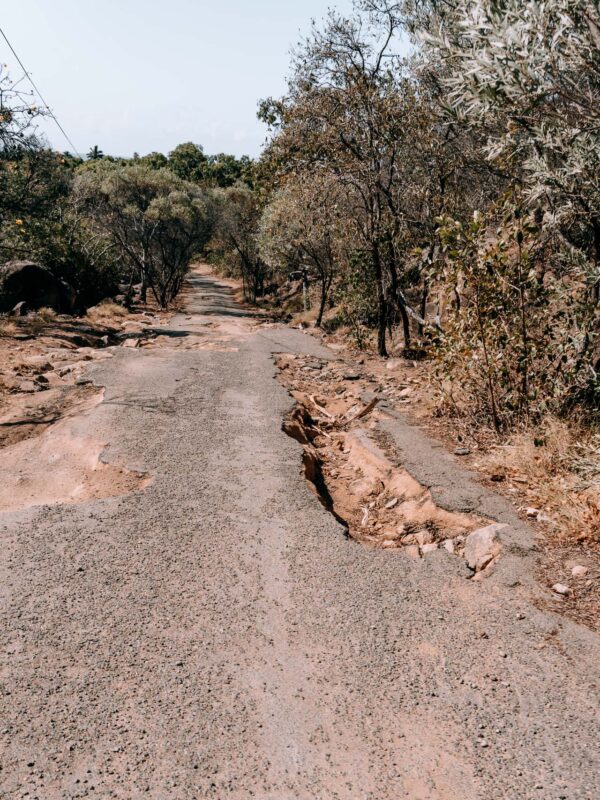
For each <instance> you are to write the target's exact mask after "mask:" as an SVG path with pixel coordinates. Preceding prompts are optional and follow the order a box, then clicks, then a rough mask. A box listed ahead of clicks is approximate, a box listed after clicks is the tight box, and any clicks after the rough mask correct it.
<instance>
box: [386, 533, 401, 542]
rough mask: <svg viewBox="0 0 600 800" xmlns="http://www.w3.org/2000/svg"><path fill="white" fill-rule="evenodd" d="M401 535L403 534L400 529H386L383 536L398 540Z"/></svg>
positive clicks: (394, 540) (387, 539)
mask: <svg viewBox="0 0 600 800" xmlns="http://www.w3.org/2000/svg"><path fill="white" fill-rule="evenodd" d="M401 536H402V534H401V533H400V532H399V531H386V532H385V533H384V534H383V538H384V539H385V540H386V541H390V542H397V541H398V539H399V538H400V537H401Z"/></svg>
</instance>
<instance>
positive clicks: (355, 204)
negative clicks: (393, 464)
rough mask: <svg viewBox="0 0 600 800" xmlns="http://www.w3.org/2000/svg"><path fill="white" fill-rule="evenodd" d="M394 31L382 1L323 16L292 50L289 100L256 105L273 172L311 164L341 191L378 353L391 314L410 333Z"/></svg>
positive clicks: (411, 137) (406, 85) (409, 135)
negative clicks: (266, 125)
mask: <svg viewBox="0 0 600 800" xmlns="http://www.w3.org/2000/svg"><path fill="white" fill-rule="evenodd" d="M400 28H401V18H400V16H399V13H398V6H397V4H396V3H393V2H391V0H390V1H389V2H387V1H386V0H382V2H381V3H357V4H356V5H355V12H354V14H353V15H352V16H350V17H343V16H341V15H340V14H338V13H336V12H333V11H331V12H330V13H329V16H328V18H327V20H326V23H325V25H324V26H323V28H319V27H317V26H314V27H313V31H312V34H311V36H310V37H309V38H308V40H307V41H305V42H304V43H303V45H302V46H301V47H300V48H299V50H298V53H297V55H296V58H295V62H294V73H293V77H292V80H291V81H290V90H289V94H288V96H287V97H285V98H283V99H282V100H280V101H277V102H273V101H266V102H264V103H263V104H262V107H261V116H262V118H263V119H264V120H265V121H268V122H270V123H271V124H272V126H273V127H274V129H275V136H274V138H273V140H272V142H271V144H270V146H269V149H268V151H267V158H269V159H270V160H271V161H272V162H273V163H274V164H275V165H276V168H277V169H278V171H279V172H280V174H287V173H291V172H294V171H297V170H302V169H311V168H313V167H315V165H318V167H319V168H321V169H326V170H328V171H329V172H331V174H332V175H334V176H335V177H336V178H337V180H338V181H339V182H340V184H341V185H343V186H344V187H346V194H347V200H348V203H349V204H350V206H351V208H350V219H351V221H352V222H353V225H354V228H355V242H356V248H357V249H358V250H360V251H361V252H360V256H361V259H362V260H364V259H368V262H369V267H368V272H369V273H370V274H372V275H373V276H374V281H375V286H376V292H377V308H378V323H377V328H378V345H377V346H378V352H379V354H380V355H382V356H387V344H386V334H387V330H388V327H389V325H390V324H391V322H392V319H393V316H392V314H393V312H394V311H396V310H397V311H398V312H399V313H400V315H401V316H402V318H403V321H404V331H405V335H406V344H407V345H408V344H409V335H410V329H409V324H408V309H407V303H406V297H405V294H404V292H403V285H404V283H405V281H406V278H407V273H406V271H405V269H404V263H403V259H402V257H401V256H402V251H401V245H402V239H403V227H404V226H405V223H406V221H407V219H408V215H407V209H405V208H403V199H404V194H403V191H402V189H403V187H402V183H403V181H402V178H401V175H400V172H401V169H402V165H403V163H404V161H403V155H404V153H405V152H406V151H407V150H410V148H411V147H412V146H413V145H414V142H415V141H417V140H418V139H417V137H416V135H415V131H414V130H411V125H410V122H411V120H413V119H415V117H414V115H413V116H411V115H410V113H409V112H410V109H411V107H412V106H413V105H414V103H415V96H414V88H413V84H412V82H411V80H410V79H409V77H408V76H407V75H406V74H405V70H404V68H403V67H402V65H401V62H400V60H399V58H398V57H397V55H396V53H395V47H396V45H397V37H398V34H399V32H400ZM406 163H411V164H412V163H414V161H409V162H406Z"/></svg>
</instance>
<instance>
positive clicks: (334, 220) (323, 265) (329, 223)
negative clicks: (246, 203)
mask: <svg viewBox="0 0 600 800" xmlns="http://www.w3.org/2000/svg"><path fill="white" fill-rule="evenodd" d="M340 189H341V187H340V185H339V183H338V182H337V181H336V180H335V179H333V178H332V177H331V176H330V175H329V174H328V173H326V172H324V173H323V174H316V175H313V174H305V175H297V176H295V177H293V178H290V180H289V181H288V183H287V184H285V185H284V186H283V188H281V189H280V190H279V191H278V192H277V193H276V194H275V196H274V197H273V199H272V200H271V202H270V203H269V205H268V206H267V208H266V209H265V211H264V213H263V217H262V220H261V226H260V253H261V255H262V257H263V258H264V260H265V261H266V263H267V264H268V265H269V266H270V267H271V268H272V269H274V270H276V271H277V270H279V271H281V270H282V269H285V270H286V271H287V272H288V273H290V272H292V271H294V270H298V269H301V270H302V272H303V274H304V275H305V276H307V277H308V276H309V275H311V276H312V275H314V276H315V277H316V279H317V281H318V283H319V286H320V292H319V308H318V312H317V317H316V322H315V325H316V326H317V327H318V328H320V327H321V324H322V322H323V314H324V312H325V307H326V304H327V299H328V297H329V293H330V291H331V286H332V283H333V280H334V277H335V274H336V269H337V268H338V267H339V264H340V262H341V260H342V254H341V252H340V251H341V249H342V247H343V226H344V223H345V219H344V211H345V209H343V204H344V199H343V195H342V192H341V191H340Z"/></svg>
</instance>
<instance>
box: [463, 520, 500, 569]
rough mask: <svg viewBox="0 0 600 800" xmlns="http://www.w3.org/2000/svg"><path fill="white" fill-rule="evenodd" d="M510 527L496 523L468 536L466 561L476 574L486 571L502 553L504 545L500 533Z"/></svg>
mask: <svg viewBox="0 0 600 800" xmlns="http://www.w3.org/2000/svg"><path fill="white" fill-rule="evenodd" d="M507 527H508V525H501V524H499V523H496V524H494V525H488V526H487V527H485V528H478V529H477V530H476V531H473V533H470V534H469V535H468V536H467V540H466V542H465V561H466V562H467V564H468V565H469V567H470V568H471V569H473V570H475V572H480V571H481V570H482V569H485V568H486V567H487V566H488V564H489V563H490V562H491V561H493V560H494V558H496V556H497V555H498V554H499V553H500V550H501V548H502V544H501V542H500V536H499V532H500V531H501V530H503V529H504V528H507Z"/></svg>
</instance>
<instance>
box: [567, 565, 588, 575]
mask: <svg viewBox="0 0 600 800" xmlns="http://www.w3.org/2000/svg"><path fill="white" fill-rule="evenodd" d="M588 572H589V569H588V568H587V567H584V566H583V565H582V564H578V565H577V566H576V567H573V569H572V570H571V574H572V575H573V576H574V577H575V578H581V577H583V576H584V575H587V574H588Z"/></svg>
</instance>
